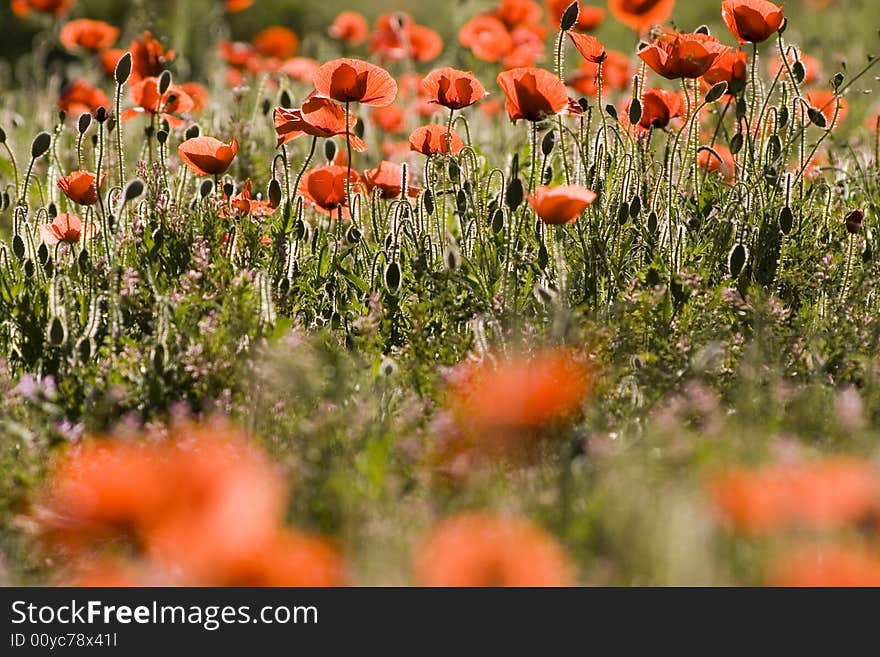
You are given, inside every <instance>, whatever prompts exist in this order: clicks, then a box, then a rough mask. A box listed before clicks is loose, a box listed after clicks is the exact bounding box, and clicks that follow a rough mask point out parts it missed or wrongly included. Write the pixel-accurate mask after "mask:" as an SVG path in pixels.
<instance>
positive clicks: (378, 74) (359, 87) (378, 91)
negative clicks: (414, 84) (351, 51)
mask: <svg viewBox="0 0 880 657" xmlns="http://www.w3.org/2000/svg"><path fill="white" fill-rule="evenodd" d="M314 83H315V90H316V91H317V92H318V95H319V96H324V97H325V98H332V99H333V100H335V101H338V102H340V103H362V104H364V105H372V106H373V107H384V106H385V105H390V104H391V103H393V102H394V99H395V98H396V97H397V82H395V81H394V78H392V77H391V74H390V73H389V72H388V71H386V70H385V69H384V68H380V67H379V66H376V65H375V64H371V63H369V62H365V61H363V60H360V59H350V58H347V57H343V58H340V59H334V60H333V61H330V62H327V63H326V64H324V65H322V66H320V67H319V68H318V70H317V71H315V78H314Z"/></svg>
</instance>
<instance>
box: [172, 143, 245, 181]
mask: <svg viewBox="0 0 880 657" xmlns="http://www.w3.org/2000/svg"><path fill="white" fill-rule="evenodd" d="M237 153H238V140H237V139H236V138H234V137H233V138H232V142H231V143H229V144H224V143H223V142H222V141H220V140H219V139H215V138H214V137H195V138H194V139H187V140H186V141H185V142H183V143H182V144H181V145H180V146H179V147H178V148H177V154H178V155H179V156H180V159H181V160H182V161H183V162H184V164H186V165H187V166H188V167H189V169H190V170H191V171H192V172H193V173H195V174H196V175H197V176H217V175H220V174H221V173H224V172H225V171H226V170H227V169H228V168H229V165H231V164H232V160H233V159H235V156H236V154H237Z"/></svg>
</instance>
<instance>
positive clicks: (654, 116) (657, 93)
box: [639, 89, 684, 130]
mask: <svg viewBox="0 0 880 657" xmlns="http://www.w3.org/2000/svg"><path fill="white" fill-rule="evenodd" d="M683 112H684V103H683V102H682V99H681V95H680V94H679V93H677V92H675V91H667V90H666V89H648V90H647V91H645V93H644V94H643V95H642V118H641V119H640V120H639V126H640V127H641V128H643V129H645V130H649V129H650V128H660V129H662V128H665V127H666V126H668V125H669V122H670V121H671V120H672V119H674V118H676V117H678V116H681V115H682V113H683Z"/></svg>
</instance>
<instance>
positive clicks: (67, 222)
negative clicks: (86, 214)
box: [40, 212, 98, 246]
mask: <svg viewBox="0 0 880 657" xmlns="http://www.w3.org/2000/svg"><path fill="white" fill-rule="evenodd" d="M97 230H98V229H97V226H96V225H95V224H92V225H91V226H90V227H89V229H88V230H86V231H84V230H83V223H82V220H81V219H80V218H79V217H78V216H77V215H75V214H70V213H69V212H65V213H62V214H59V215H58V216H57V217H55V218H54V219H53V220H52V223H50V224H42V225H41V226H40V238H42V240H43V241H44V242H45V243H46V244H48V245H49V246H54V245H56V244H58V243H59V242H64V243H65V244H76V243H77V242H79V241H80V239H83V238H86V239H88V238H89V237H91V236H93V235H95V234H96V233H97Z"/></svg>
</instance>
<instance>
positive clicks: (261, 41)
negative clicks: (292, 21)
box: [251, 25, 299, 59]
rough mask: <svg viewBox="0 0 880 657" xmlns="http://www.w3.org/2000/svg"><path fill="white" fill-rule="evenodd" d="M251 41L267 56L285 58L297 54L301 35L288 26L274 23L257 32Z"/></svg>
mask: <svg viewBox="0 0 880 657" xmlns="http://www.w3.org/2000/svg"><path fill="white" fill-rule="evenodd" d="M251 43H252V44H253V46H254V48H256V49H257V51H258V52H259V53H260V54H261V55H263V56H265V57H277V58H278V59H285V58H287V57H293V56H294V55H295V54H296V49H297V48H298V47H299V37H298V36H296V34H295V33H294V32H293V31H292V30H289V29H287V28H286V27H280V26H278V25H274V26H272V27H267V28H266V29H265V30H263V31H262V32H260V33H259V34H257V36H255V37H254V38H253V40H252V41H251Z"/></svg>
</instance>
